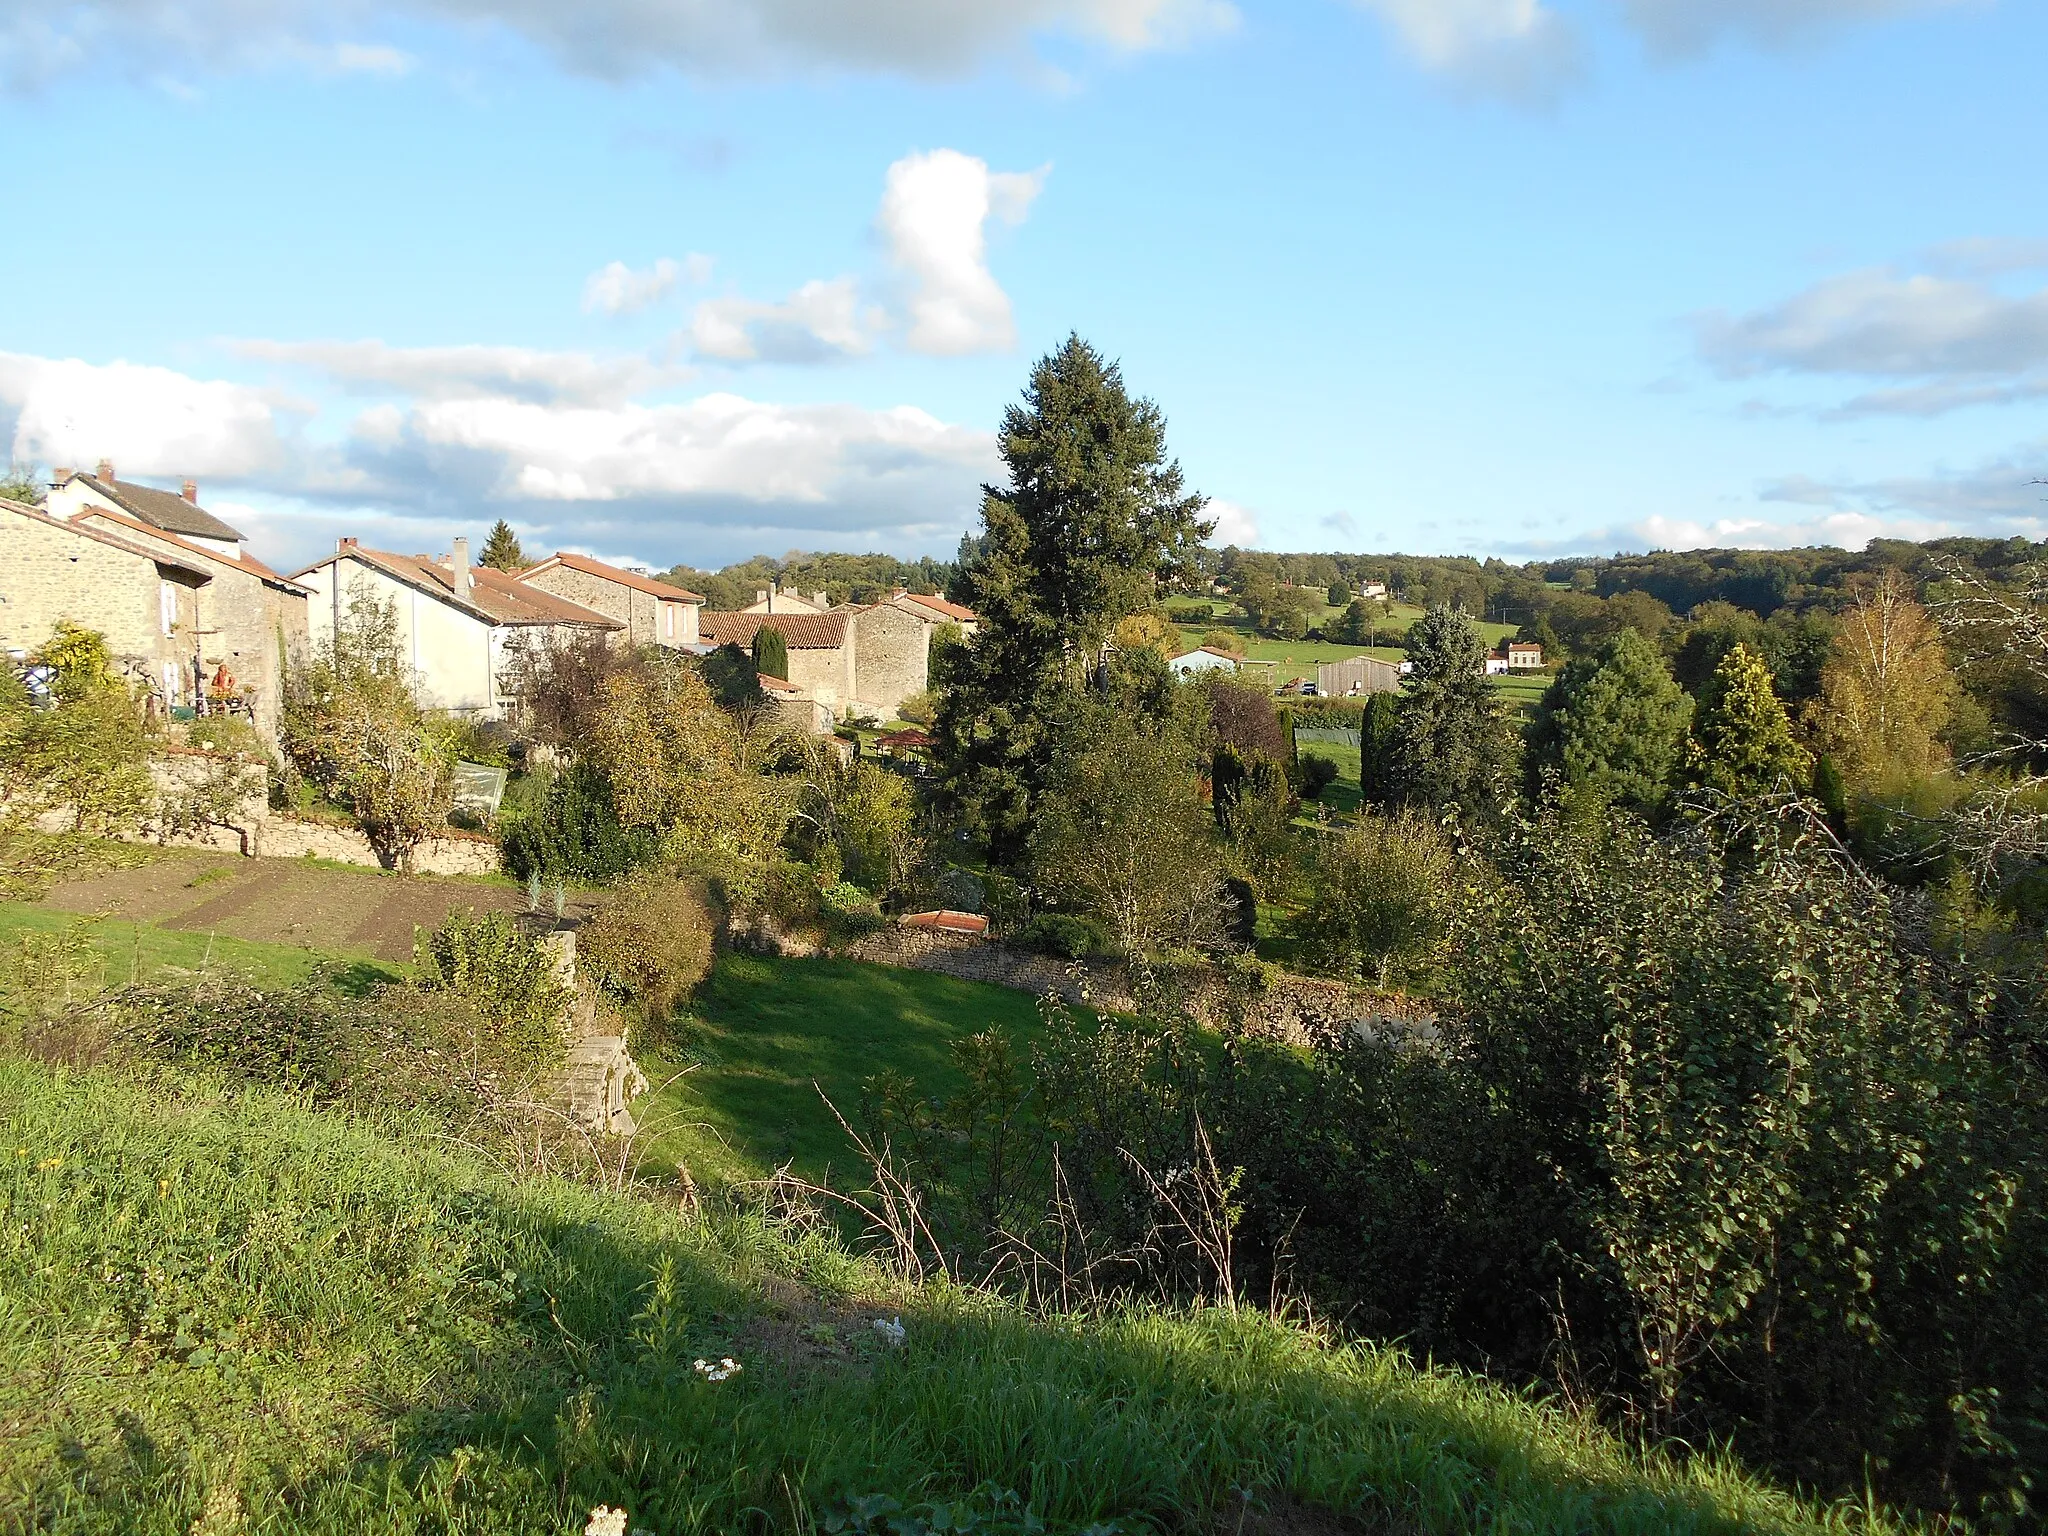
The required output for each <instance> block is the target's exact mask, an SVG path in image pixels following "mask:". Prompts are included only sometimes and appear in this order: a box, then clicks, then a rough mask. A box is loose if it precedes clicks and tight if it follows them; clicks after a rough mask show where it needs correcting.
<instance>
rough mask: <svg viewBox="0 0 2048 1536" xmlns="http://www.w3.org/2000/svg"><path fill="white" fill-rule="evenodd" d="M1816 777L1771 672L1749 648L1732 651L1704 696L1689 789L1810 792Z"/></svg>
mask: <svg viewBox="0 0 2048 1536" xmlns="http://www.w3.org/2000/svg"><path fill="white" fill-rule="evenodd" d="M1812 772H1813V755H1812V754H1811V753H1809V752H1808V751H1807V750H1806V748H1804V747H1802V746H1801V745H1800V744H1799V743H1798V742H1797V741H1796V740H1795V739H1794V738H1793V735H1792V722H1791V720H1790V719H1789V718H1787V716H1786V714H1785V706H1784V705H1783V704H1781V703H1779V702H1778V695H1777V692H1776V690H1775V689H1773V688H1772V687H1771V669H1770V668H1769V667H1768V666H1766V665H1765V664H1764V660H1763V658H1762V657H1761V656H1759V655H1757V654H1756V652H1754V651H1752V650H1751V649H1750V648H1749V647H1748V646H1746V645H1741V644H1737V645H1734V646H1731V647H1730V648H1729V650H1728V654H1727V655H1725V656H1723V657H1722V658H1721V661H1720V665H1718V666H1717V667H1715V668H1714V675H1713V677H1712V678H1710V679H1709V680H1708V682H1707V686H1706V687H1705V688H1703V689H1701V690H1700V697H1699V701H1698V707H1697V709H1696V710H1695V712H1694V715H1693V739H1692V744H1691V746H1690V747H1689V748H1688V749H1687V752H1686V761H1685V765H1684V769H1683V773H1682V780H1681V782H1682V784H1683V786H1684V787H1686V788H1689V789H1705V790H1711V791H1713V792H1715V793H1718V794H1723V795H1730V796H1735V797H1741V796H1744V795H1755V794H1762V793H1765V792H1767V791H1770V790H1774V789H1778V788H1781V787H1784V786H1788V785H1789V786H1790V787H1792V788H1804V787H1805V785H1806V783H1807V780H1808V778H1809V777H1810V776H1811V774H1812Z"/></svg>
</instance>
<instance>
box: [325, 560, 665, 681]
mask: <svg viewBox="0 0 2048 1536" xmlns="http://www.w3.org/2000/svg"><path fill="white" fill-rule="evenodd" d="M292 579H293V580H295V581H298V582H300V583H302V584H303V585H304V586H305V587H306V589H307V591H308V592H309V593H310V597H309V599H308V602H307V619H308V627H309V629H310V631H311V634H312V637H313V639H314V640H315V641H316V642H321V641H325V640H327V639H328V638H329V637H331V636H332V635H333V634H334V631H335V628H336V626H337V625H338V624H339V623H340V622H341V621H342V620H343V619H344V618H346V616H347V614H348V611H349V607H350V605H351V604H352V603H353V602H354V601H356V599H357V598H358V597H363V598H367V599H368V600H369V601H371V602H373V603H378V604H382V605H387V606H388V607H389V608H390V609H391V611H392V612H393V614H394V615H395V616H396V618H397V621H398V634H399V640H400V643H401V645H402V646H403V647H404V652H405V659H406V662H407V664H408V665H409V666H410V667H411V668H412V670H413V674H414V678H415V685H416V687H417V689H418V692H419V698H420V703H421V704H423V705H425V706H426V707H427V708H429V709H439V710H445V711H447V712H448V713H450V714H460V715H468V716H471V717H474V718H477V719H483V720H496V719H500V718H502V717H503V716H504V714H505V712H506V710H507V708H508V707H509V706H510V704H511V703H512V701H513V694H514V689H515V684H516V673H517V667H518V662H519V658H520V656H521V654H522V653H527V652H531V651H533V650H535V649H537V648H539V647H542V646H546V645H550V644H564V643H568V642H570V641H573V640H575V639H577V638H579V637H582V636H587V635H593V634H599V635H616V634H622V633H623V632H624V630H625V628H626V626H625V625H624V624H623V623H622V622H620V621H619V620H617V619H614V618H610V617H608V616H607V615H605V614H602V613H598V612H596V611H594V610H592V609H589V608H585V607H583V606H582V605H581V604H579V603H575V602H571V601H570V600H569V599H568V598H565V597H557V596H556V595H555V594H554V593H552V592H549V591H547V590H546V589H544V588H542V587H538V586H534V585H531V584H529V583H527V582H523V581H520V580H519V579H518V578H517V577H515V576H512V575H510V574H508V573H507V572H505V571H499V570H494V569H492V568H491V567H490V566H475V565H471V564H470V563H469V540H467V539H457V540H455V544H454V548H453V549H452V550H451V551H450V552H449V553H448V554H446V555H442V556H439V557H438V558H437V557H435V556H432V555H395V554H392V553H390V552H389V551H387V550H381V549H368V548H365V547H364V546H363V545H361V544H359V543H357V542H356V541H355V540H354V539H343V540H341V541H340V543H339V544H338V545H337V546H336V548H335V552H334V553H333V554H332V555H329V556H328V557H327V558H326V559H324V560H320V561H317V562H315V563H314V564H312V565H309V566H307V567H306V568H305V569H304V570H302V571H299V572H297V573H296V574H295V575H294V577H293V578H292Z"/></svg>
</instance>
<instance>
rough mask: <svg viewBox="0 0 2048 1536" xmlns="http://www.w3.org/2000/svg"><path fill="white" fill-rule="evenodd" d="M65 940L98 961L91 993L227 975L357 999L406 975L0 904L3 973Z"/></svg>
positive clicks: (361, 954)
mask: <svg viewBox="0 0 2048 1536" xmlns="http://www.w3.org/2000/svg"><path fill="white" fill-rule="evenodd" d="M65 933H76V934H79V935H81V936H83V937H84V938H85V939H86V940H87V941H88V942H89V943H90V944H91V946H92V948H93V950H94V951H95V952H96V953H97V956H98V963H99V969H98V972H97V974H88V975H87V976H86V977H84V978H83V979H82V982H83V984H84V985H85V986H86V987H87V989H88V990H91V989H94V988H96V987H97V986H100V985H104V986H109V987H120V986H127V985H129V984H131V983H134V982H141V981H158V980H162V979H164V978H166V977H167V976H189V975H196V974H199V973H201V972H213V973H215V974H220V973H229V974H233V975H235V976H239V977H241V978H243V979H244V980H246V981H248V982H249V983H250V984H251V985H253V986H257V987H262V988H266V989H268V988H282V987H289V986H293V985H296V984H297V983H299V982H301V981H304V980H305V979H306V978H307V977H309V976H311V975H313V974H314V973H315V972H321V971H327V972H330V973H331V974H332V975H333V976H334V978H335V980H336V983H337V985H340V986H342V987H343V988H344V989H346V990H350V991H358V990H363V989H367V988H368V987H370V986H372V985H374V984H376V983H377V982H379V981H395V980H397V979H398V978H399V977H400V976H401V975H402V974H403V970H404V968H403V967H401V966H397V965H394V964H392V963H390V962H387V961H380V960H377V959H375V958H374V957H372V956H371V955H369V954H368V953H367V952H365V951H359V950H344V949H306V948H301V947H299V946H297V945H291V944H263V943H257V942H255V941H252V940H248V939H236V938H229V937H227V936H226V935H220V934H210V933H197V932H187V931H182V930H179V929H174V928H159V927H157V926H156V925H155V924H154V923H139V922H128V921H125V920H123V919H121V918H95V917H92V916H90V915H88V916H78V915H75V914H73V913H69V912H60V911H56V910H53V909H52V908H49V907H43V906H37V905H34V904H31V903H28V902H21V901H4V902H0V968H5V967H7V966H8V964H9V962H10V961H12V960H13V958H14V957H16V956H20V955H22V954H24V953H25V952H26V950H27V949H28V948H30V947H33V946H35V945H37V943H38V941H39V940H41V941H44V942H45V943H46V942H47V941H48V940H49V939H50V938H51V937H52V936H56V935H62V934H65Z"/></svg>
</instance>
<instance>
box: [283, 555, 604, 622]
mask: <svg viewBox="0 0 2048 1536" xmlns="http://www.w3.org/2000/svg"><path fill="white" fill-rule="evenodd" d="M351 557H352V558H354V559H357V560H360V561H362V562H363V564H365V565H370V566H375V567H376V568H377V569H379V570H381V571H383V572H384V573H385V574H386V575H387V576H391V577H395V578H396V579H397V580H399V581H402V582H404V583H405V584H406V585H407V586H410V587H417V588H419V589H420V590H421V591H424V592H429V593H432V594H433V595H434V596H436V597H442V598H446V599H447V600H448V601H449V602H452V603H454V604H455V605H456V606H458V607H469V608H474V609H475V610H476V611H477V612H479V613H480V614H482V615H483V617H484V618H486V619H488V620H489V621H490V622H492V623H493V624H581V625H587V626H589V627H591V628H594V629H623V628H625V626H624V625H623V624H621V623H619V621H618V620H617V619H611V618H607V617H605V615H603V614H601V613H594V612H592V611H591V610H590V609H588V608H585V607H583V606H582V605H581V604H578V603H572V602H570V601H569V600H568V599H567V598H566V597H557V596H555V594H554V593H552V592H548V591H544V590H543V589H541V588H540V587H532V586H528V585H527V584H526V583H525V582H523V581H521V580H519V579H518V578H517V577H515V576H513V575H512V574H511V573H509V572H507V571H500V570H495V569H493V568H492V567H490V566H488V565H476V566H471V567H470V571H469V574H470V577H471V585H470V587H469V590H468V592H467V593H465V594H458V593H457V592H456V590H455V572H454V571H453V570H452V569H451V568H450V567H448V566H445V565H443V564H442V563H441V562H440V561H438V560H436V559H435V558H434V557H433V556H431V555H394V554H392V553H391V551H389V550H386V549H371V548H369V547H368V546H367V545H363V544H353V543H351V544H346V545H344V546H343V547H342V548H341V549H339V550H336V551H335V552H334V553H333V554H331V555H329V556H328V557H327V558H326V559H325V560H316V561H314V562H313V563H312V564H311V565H309V566H307V567H306V568H305V570H303V571H300V572H298V573H297V574H299V575H301V576H303V575H305V574H306V571H315V570H318V569H319V568H320V567H321V566H323V565H328V564H331V563H333V562H335V561H337V560H344V559H349V558H351ZM465 599H466V601H465Z"/></svg>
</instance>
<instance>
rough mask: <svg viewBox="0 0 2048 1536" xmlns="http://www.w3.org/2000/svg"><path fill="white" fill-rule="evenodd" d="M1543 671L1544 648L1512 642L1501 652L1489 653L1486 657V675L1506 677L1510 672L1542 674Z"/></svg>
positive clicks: (1518, 641) (1517, 641) (1516, 641)
mask: <svg viewBox="0 0 2048 1536" xmlns="http://www.w3.org/2000/svg"><path fill="white" fill-rule="evenodd" d="M1542 670H1543V647H1542V646H1540V645H1533V644H1527V643H1525V642H1523V641H1520V640H1511V641H1509V642H1508V643H1507V644H1506V645H1505V646H1503V647H1502V648H1501V649H1500V650H1497V651H1489V652H1488V653H1487V657H1486V675H1487V676H1488V677H1504V676H1506V675H1507V674H1508V673H1510V672H1540V671H1542Z"/></svg>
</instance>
